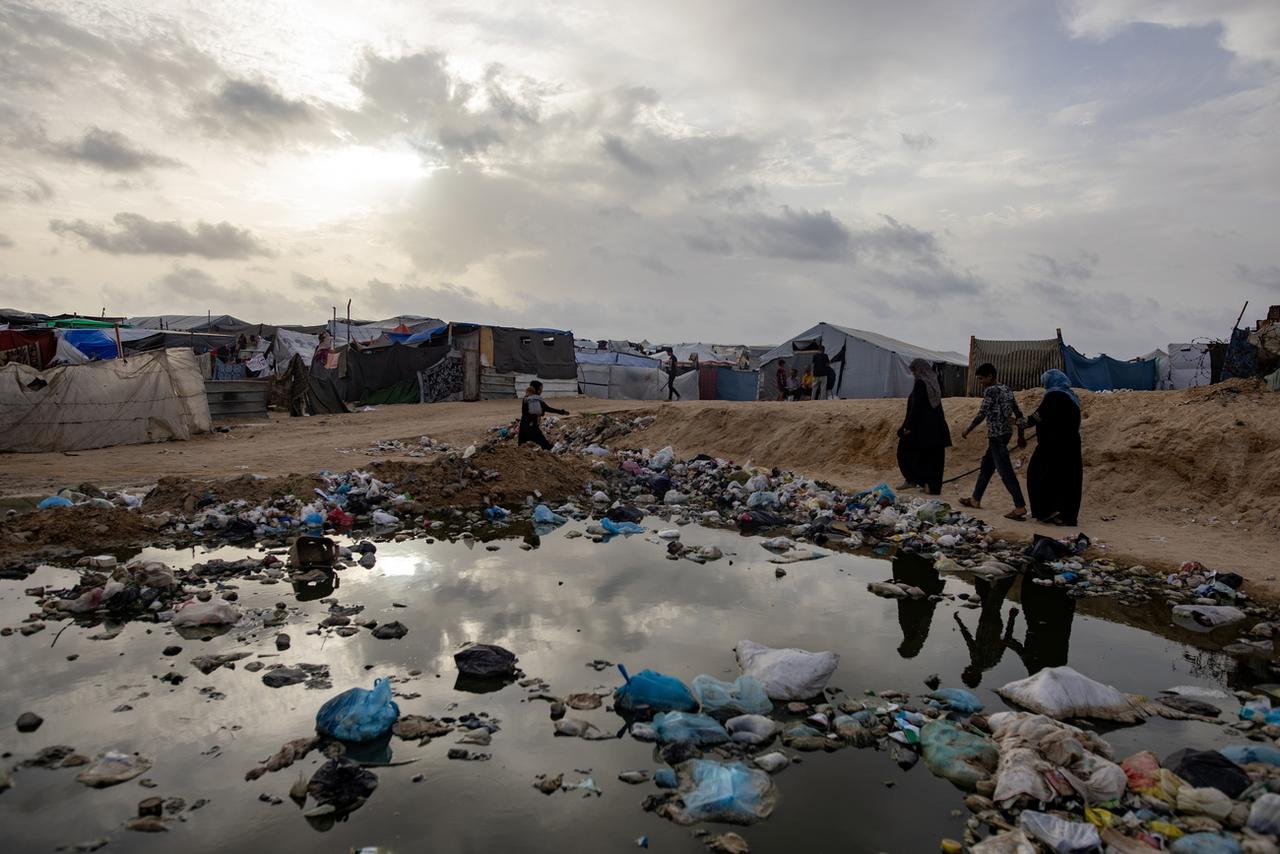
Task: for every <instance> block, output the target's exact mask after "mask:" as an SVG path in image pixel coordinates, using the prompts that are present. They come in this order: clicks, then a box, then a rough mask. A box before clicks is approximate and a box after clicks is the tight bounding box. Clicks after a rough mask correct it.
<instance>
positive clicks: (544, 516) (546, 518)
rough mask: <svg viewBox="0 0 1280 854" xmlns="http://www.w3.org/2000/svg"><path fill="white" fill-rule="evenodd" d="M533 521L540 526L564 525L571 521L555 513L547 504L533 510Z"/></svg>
mask: <svg viewBox="0 0 1280 854" xmlns="http://www.w3.org/2000/svg"><path fill="white" fill-rule="evenodd" d="M533 521H534V522H537V523H538V524H539V525H563V524H564V523H565V522H568V521H569V520H568V519H566V518H564V517H563V516H561V515H560V514H559V513H555V512H553V511H552V510H551V508H550V507H548V506H547V505H545V504H539V505H538V506H537V507H535V508H533Z"/></svg>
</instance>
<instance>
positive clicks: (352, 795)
mask: <svg viewBox="0 0 1280 854" xmlns="http://www.w3.org/2000/svg"><path fill="white" fill-rule="evenodd" d="M376 788H378V777H377V775H376V774H374V773H373V772H372V771H369V770H368V769H366V768H362V767H360V765H359V763H356V762H352V761H351V760H350V759H347V758H345V757H337V758H334V759H330V760H329V761H328V762H326V763H325V764H323V765H321V766H320V767H319V768H318V769H316V773H315V774H313V775H311V780H310V782H308V783H307V793H308V794H310V795H311V797H312V798H314V799H315V801H316V803H318V804H320V805H322V806H331V807H333V808H334V809H335V810H337V811H338V812H350V811H352V810H355V809H358V808H359V807H360V806H361V805H362V804H364V802H365V801H366V800H368V798H369V796H370V795H372V794H373V791H374V790H375V789H376Z"/></svg>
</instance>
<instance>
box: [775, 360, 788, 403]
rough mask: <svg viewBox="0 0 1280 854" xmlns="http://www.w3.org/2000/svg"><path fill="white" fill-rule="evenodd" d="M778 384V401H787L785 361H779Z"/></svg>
mask: <svg viewBox="0 0 1280 854" xmlns="http://www.w3.org/2000/svg"><path fill="white" fill-rule="evenodd" d="M776 377H777V382H778V400H786V399H787V362H786V360H785V359H779V360H778V373H777V374H776Z"/></svg>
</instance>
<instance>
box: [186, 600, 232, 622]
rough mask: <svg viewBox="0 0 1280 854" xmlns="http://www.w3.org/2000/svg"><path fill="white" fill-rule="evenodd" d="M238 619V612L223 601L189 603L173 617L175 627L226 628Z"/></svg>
mask: <svg viewBox="0 0 1280 854" xmlns="http://www.w3.org/2000/svg"><path fill="white" fill-rule="evenodd" d="M238 619H240V612H239V611H237V610H236V609H235V608H233V607H232V606H231V603H230V602H227V601H225V600H223V599H211V600H209V601H208V602H199V601H197V602H191V603H189V604H187V605H184V606H183V607H182V608H181V609H180V610H179V611H178V612H177V613H175V614H174V615H173V625H175V626H226V625H230V624H232V623H234V622H235V621H236V620H238Z"/></svg>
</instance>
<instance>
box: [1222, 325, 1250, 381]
mask: <svg viewBox="0 0 1280 854" xmlns="http://www.w3.org/2000/svg"><path fill="white" fill-rule="evenodd" d="M1257 374H1258V348H1257V347H1255V346H1253V345H1252V344H1250V343H1249V332H1248V330H1246V329H1233V330H1231V341H1230V343H1228V344H1227V357H1226V359H1224V360H1223V362H1222V378H1223V379H1224V380H1229V379H1231V378H1232V377H1253V376H1257Z"/></svg>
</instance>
